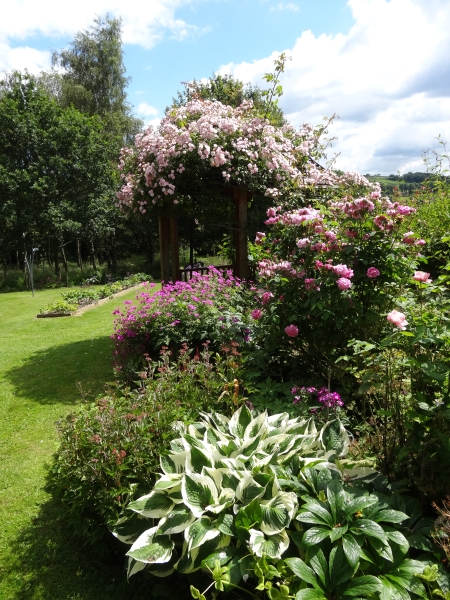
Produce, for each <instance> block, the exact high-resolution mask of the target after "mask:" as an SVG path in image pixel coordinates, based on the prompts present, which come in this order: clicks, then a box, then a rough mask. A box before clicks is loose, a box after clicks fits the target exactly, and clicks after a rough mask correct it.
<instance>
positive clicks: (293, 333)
mask: <svg viewBox="0 0 450 600" xmlns="http://www.w3.org/2000/svg"><path fill="white" fill-rule="evenodd" d="M284 331H285V333H286V335H288V336H289V337H293V338H294V337H297V336H298V327H296V326H295V325H288V326H287V327H285V329H284Z"/></svg>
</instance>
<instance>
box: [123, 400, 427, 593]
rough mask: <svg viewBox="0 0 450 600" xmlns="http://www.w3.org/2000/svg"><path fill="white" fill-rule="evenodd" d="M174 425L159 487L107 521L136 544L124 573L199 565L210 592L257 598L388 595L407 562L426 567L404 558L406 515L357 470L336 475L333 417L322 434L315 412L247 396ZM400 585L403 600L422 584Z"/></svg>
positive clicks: (337, 441)
mask: <svg viewBox="0 0 450 600" xmlns="http://www.w3.org/2000/svg"><path fill="white" fill-rule="evenodd" d="M179 431H180V437H179V438H177V439H175V440H174V441H172V443H171V452H170V453H169V454H167V455H166V456H163V457H162V458H161V468H162V471H163V474H162V475H161V476H160V478H159V480H158V481H157V483H156V484H155V487H154V489H153V490H152V491H151V492H150V493H149V494H147V495H145V496H143V497H141V498H139V499H138V500H136V501H134V502H131V503H130V504H129V506H128V508H129V509H131V511H133V513H134V514H133V515H132V516H131V517H130V518H127V517H124V518H122V519H120V520H119V521H118V523H117V524H116V526H115V528H114V530H113V533H114V534H115V535H116V537H118V538H119V539H121V540H122V541H124V542H126V543H128V544H131V548H130V550H129V551H128V552H127V555H128V557H129V558H128V575H129V576H130V575H133V574H135V573H137V572H138V571H141V570H142V569H145V568H147V569H148V570H149V571H150V572H151V573H153V574H154V575H157V576H167V575H170V574H171V573H172V572H173V571H174V570H176V571H178V572H180V573H192V572H194V571H197V570H200V569H201V570H202V571H203V572H205V573H206V574H207V575H210V576H211V577H212V579H213V581H212V583H211V586H210V587H212V586H214V591H213V597H215V596H214V594H217V593H218V592H221V591H225V592H229V591H231V590H235V591H236V590H237V589H238V588H239V589H241V590H242V591H245V592H246V595H248V594H250V595H251V596H253V597H255V598H258V597H261V594H267V596H268V597H269V598H270V599H276V598H283V597H294V596H293V594H295V595H296V598H297V599H298V600H304V599H306V600H308V599H309V598H311V599H313V598H314V599H319V598H327V599H328V598H329V599H331V598H339V597H341V596H342V597H343V596H345V597H347V596H358V597H362V596H369V595H373V594H377V593H382V594H383V593H385V595H384V596H383V595H382V600H384V598H386V599H387V598H388V596H387V595H386V594H387V593H388V592H387V590H391V588H395V589H397V588H396V585H397V583H398V582H397V583H396V581H397V580H396V579H395V578H396V577H397V579H398V577H400V578H401V577H403V578H404V579H405V581H406V575H405V576H403V575H402V573H403V572H404V571H405V573H406V571H407V572H408V574H409V575H410V579H413V577H414V573H416V572H417V573H420V572H422V570H423V568H424V564H423V563H419V562H418V561H416V562H415V561H411V560H410V559H409V558H408V555H407V553H408V550H409V547H410V544H409V542H408V539H407V537H408V536H409V535H410V533H411V532H410V531H409V530H408V529H407V527H406V525H405V526H400V525H399V524H400V523H404V522H406V521H407V520H408V516H407V514H406V513H405V512H403V511H402V510H400V509H399V507H398V506H397V505H395V507H394V505H393V504H392V498H393V497H392V498H391V497H389V496H388V495H385V494H382V493H380V492H375V491H373V489H372V490H370V489H369V488H367V485H372V484H367V485H366V488H364V487H362V488H359V487H357V486H355V481H354V478H353V477H352V471H348V472H345V477H344V478H343V477H342V473H343V472H344V467H343V463H345V460H342V458H341V459H340V460H338V458H339V457H342V456H343V455H345V453H346V450H347V446H348V441H349V440H348V435H347V433H346V431H345V429H344V427H343V426H342V424H341V423H340V421H339V420H337V419H336V420H333V421H330V422H328V423H327V424H326V425H325V426H324V427H323V428H322V429H321V430H320V431H318V430H317V429H316V427H315V423H314V420H313V419H290V418H289V416H288V415H287V414H284V413H283V414H279V415H273V416H268V414H267V413H265V412H264V413H260V414H257V413H255V412H250V411H249V410H248V409H247V407H246V406H245V405H244V406H242V407H241V408H240V409H239V410H238V411H237V412H236V413H235V414H234V415H233V416H232V417H231V418H230V419H228V418H227V417H224V416H223V415H220V414H217V413H210V414H202V420H201V421H200V422H198V423H195V424H193V425H190V426H188V427H186V426H184V425H183V424H179ZM342 479H344V481H342ZM372 487H373V485H372ZM400 508H401V506H400ZM148 519H151V520H152V522H151V523H149V522H148ZM149 525H150V527H149ZM399 569H400V571H398V570H399ZM397 571H398V572H397ZM409 575H408V576H409ZM408 582H409V580H408ZM403 583H404V585H403ZM403 583H402V584H401V585H403V588H402V589H403V590H404V591H403V592H401V593H403V596H401V593H400V592H399V595H398V597H399V598H400V597H401V599H402V600H406V599H407V598H408V597H409V596H408V590H409V589H411V591H414V592H415V593H417V592H416V590H419V591H420V592H421V591H422V590H423V587H421V584H420V581H419V580H417V581H415V580H414V581H413V582H412V583H411V582H409V583H405V582H403ZM398 585H400V584H398ZM397 587H398V586H397ZM383 590H385V592H383ZM191 591H192V595H193V597H194V598H199V599H200V600H203V598H205V597H206V596H205V593H206V591H205V592H203V593H201V592H200V591H199V590H198V589H197V588H195V587H192V589H191ZM391 591H392V590H391ZM389 593H390V592H389ZM392 593H393V592H392ZM389 597H391V596H389Z"/></svg>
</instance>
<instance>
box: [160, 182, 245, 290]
mask: <svg viewBox="0 0 450 600" xmlns="http://www.w3.org/2000/svg"><path fill="white" fill-rule="evenodd" d="M224 195H229V196H230V197H231V200H232V201H233V203H234V207H235V210H234V227H233V229H234V247H235V251H236V257H235V262H234V264H233V274H234V275H235V276H236V277H239V278H240V279H248V275H249V273H248V235H247V210H248V202H249V201H250V200H251V198H252V194H251V192H249V191H248V190H245V189H242V188H238V187H233V186H228V187H226V188H224ZM159 248H160V258H161V281H164V282H169V281H172V282H175V281H180V279H181V269H180V246H179V240H178V216H177V215H169V214H167V213H165V212H162V213H160V215H159Z"/></svg>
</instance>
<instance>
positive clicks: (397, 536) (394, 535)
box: [386, 531, 409, 554]
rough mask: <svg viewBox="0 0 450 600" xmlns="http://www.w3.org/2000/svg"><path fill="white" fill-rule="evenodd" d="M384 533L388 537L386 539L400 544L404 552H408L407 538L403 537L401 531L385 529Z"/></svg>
mask: <svg viewBox="0 0 450 600" xmlns="http://www.w3.org/2000/svg"><path fill="white" fill-rule="evenodd" d="M386 535H387V537H388V540H390V541H391V542H394V543H395V544H398V545H399V546H400V548H401V550H402V552H403V553H404V554H406V552H408V549H409V544H408V540H407V539H406V538H405V536H404V535H403V533H401V532H400V531H387V532H386Z"/></svg>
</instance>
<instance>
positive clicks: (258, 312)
mask: <svg viewBox="0 0 450 600" xmlns="http://www.w3.org/2000/svg"><path fill="white" fill-rule="evenodd" d="M261 315H262V310H259V308H255V310H252V319H254V320H255V321H257V320H258V319H260V318H261Z"/></svg>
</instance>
